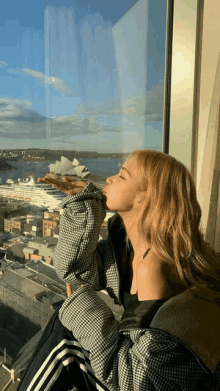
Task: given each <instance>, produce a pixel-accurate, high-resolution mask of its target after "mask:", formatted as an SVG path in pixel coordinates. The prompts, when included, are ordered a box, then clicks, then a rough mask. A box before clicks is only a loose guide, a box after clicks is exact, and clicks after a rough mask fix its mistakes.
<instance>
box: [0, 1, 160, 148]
mask: <svg viewBox="0 0 220 391" xmlns="http://www.w3.org/2000/svg"><path fill="white" fill-rule="evenodd" d="M158 5H159V7H158ZM2 8H3V10H2V12H1V14H0V37H1V40H0V85H1V89H0V149H11V148H50V149H66V150H71V149H73V150H81V151H98V152H106V153H111V152H131V151H132V150H134V149H136V148H155V149H160V150H161V149H162V130H163V121H162V120H163V100H164V70H165V33H166V1H164V0H158V1H157V2H155V1H154V0H149V1H148V0H139V1H136V0H123V1H121V2H119V1H118V0H117V1H116V0H111V2H109V1H107V0H92V1H89V0H69V1H67V0H38V1H37V2H33V1H30V0H21V1H20V2H17V1H15V0H12V1H10V2H4V4H3V5H2ZM158 8H160V12H158Z"/></svg>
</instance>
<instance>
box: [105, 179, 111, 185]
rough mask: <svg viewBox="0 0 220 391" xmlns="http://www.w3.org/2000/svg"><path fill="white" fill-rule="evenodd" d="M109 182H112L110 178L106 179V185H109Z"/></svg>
mask: <svg viewBox="0 0 220 391" xmlns="http://www.w3.org/2000/svg"><path fill="white" fill-rule="evenodd" d="M111 180H112V177H109V178H107V179H106V183H107V185H109V184H110V183H111Z"/></svg>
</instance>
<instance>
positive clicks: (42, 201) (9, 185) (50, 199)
mask: <svg viewBox="0 0 220 391" xmlns="http://www.w3.org/2000/svg"><path fill="white" fill-rule="evenodd" d="M0 196H1V197H7V198H10V199H14V200H18V201H25V202H28V203H29V204H31V205H35V206H39V207H42V206H44V207H46V208H48V209H51V210H52V209H57V208H58V205H59V204H60V202H61V201H62V199H63V198H64V197H66V194H65V193H62V192H61V191H58V190H57V189H54V188H53V187H52V186H51V185H49V184H48V183H38V182H36V180H35V179H34V178H33V177H30V179H29V178H27V179H26V180H23V181H21V179H18V180H17V181H14V180H12V179H7V181H6V182H5V183H3V184H0Z"/></svg>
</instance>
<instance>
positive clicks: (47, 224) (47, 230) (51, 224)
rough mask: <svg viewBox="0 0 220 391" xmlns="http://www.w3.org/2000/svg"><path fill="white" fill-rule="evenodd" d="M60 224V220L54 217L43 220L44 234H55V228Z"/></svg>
mask: <svg viewBox="0 0 220 391" xmlns="http://www.w3.org/2000/svg"><path fill="white" fill-rule="evenodd" d="M57 226H58V221H54V220H52V219H44V220H43V236H54V232H55V228H56V227H57Z"/></svg>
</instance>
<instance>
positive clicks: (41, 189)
mask: <svg viewBox="0 0 220 391" xmlns="http://www.w3.org/2000/svg"><path fill="white" fill-rule="evenodd" d="M49 167H50V172H53V173H54V174H59V175H62V176H63V175H69V176H71V177H72V176H73V177H80V178H85V177H88V176H89V174H90V172H89V171H88V168H87V167H85V166H80V163H79V162H78V160H76V159H74V160H73V163H71V162H70V161H69V160H68V159H66V158H65V157H63V156H61V162H58V161H57V162H56V164H50V166H49ZM0 196H1V197H7V198H11V199H15V200H19V201H25V202H28V203H29V204H32V205H35V206H39V207H42V206H44V207H46V208H48V209H56V208H58V207H59V204H60V202H61V201H62V199H63V198H65V197H66V194H65V193H62V192H61V191H59V190H57V189H55V188H53V187H52V186H51V185H49V184H48V183H42V182H40V183H38V182H36V180H35V179H34V178H33V177H32V176H31V177H30V178H27V179H26V180H24V179H23V181H22V180H21V179H20V178H19V179H18V180H17V181H14V180H12V179H7V181H6V183H2V182H1V179H0Z"/></svg>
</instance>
